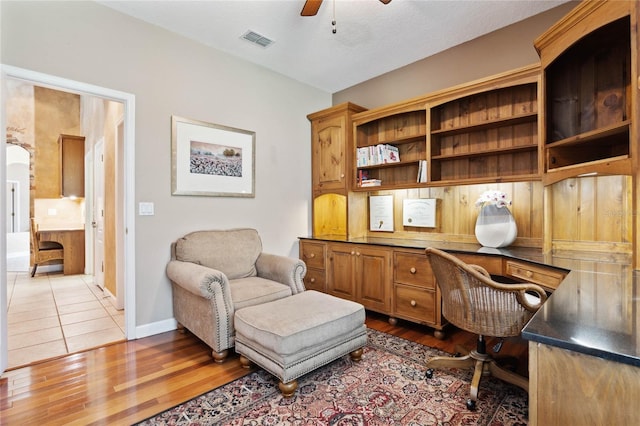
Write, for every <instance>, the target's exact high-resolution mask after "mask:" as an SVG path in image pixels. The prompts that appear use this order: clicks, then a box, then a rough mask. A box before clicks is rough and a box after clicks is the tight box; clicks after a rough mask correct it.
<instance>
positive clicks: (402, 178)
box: [353, 107, 427, 190]
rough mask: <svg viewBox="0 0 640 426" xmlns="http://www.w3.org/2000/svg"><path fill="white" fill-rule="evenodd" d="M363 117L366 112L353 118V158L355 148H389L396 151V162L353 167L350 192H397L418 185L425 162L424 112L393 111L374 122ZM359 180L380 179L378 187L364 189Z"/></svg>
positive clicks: (425, 120)
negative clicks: (353, 175)
mask: <svg viewBox="0 0 640 426" xmlns="http://www.w3.org/2000/svg"><path fill="white" fill-rule="evenodd" d="M363 114H366V113H361V114H357V115H356V117H355V118H354V131H355V141H356V143H355V145H356V147H355V148H356V156H357V150H358V148H367V147H377V146H378V145H390V146H392V147H394V148H396V149H397V152H398V157H399V161H397V162H389V163H381V164H380V163H379V164H371V165H360V166H358V165H356V172H357V173H356V176H355V177H354V182H355V184H354V185H353V189H354V190H359V189H360V190H372V189H374V190H380V189H398V188H408V187H414V186H416V185H418V170H419V166H420V161H421V160H425V159H426V134H427V124H426V122H427V112H426V109H425V108H424V107H422V108H419V109H412V110H408V111H399V112H393V113H391V114H389V115H385V116H382V117H379V118H375V119H370V118H369V117H366V116H365V117H364V118H362V115H363ZM356 158H357V157H356ZM362 178H367V179H373V180H379V181H380V184H379V186H375V187H364V188H363V187H362V186H361V184H360V180H361V179H362Z"/></svg>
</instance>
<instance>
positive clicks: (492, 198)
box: [476, 191, 511, 208]
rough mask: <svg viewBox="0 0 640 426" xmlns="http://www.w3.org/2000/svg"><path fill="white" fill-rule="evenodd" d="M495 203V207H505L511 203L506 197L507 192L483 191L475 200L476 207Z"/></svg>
mask: <svg viewBox="0 0 640 426" xmlns="http://www.w3.org/2000/svg"><path fill="white" fill-rule="evenodd" d="M490 204H495V205H496V207H500V208H502V207H505V206H510V205H511V200H509V199H508V198H507V194H505V193H504V192H500V191H484V192H483V193H482V195H481V196H480V198H478V200H477V201H476V207H483V206H485V205H490Z"/></svg>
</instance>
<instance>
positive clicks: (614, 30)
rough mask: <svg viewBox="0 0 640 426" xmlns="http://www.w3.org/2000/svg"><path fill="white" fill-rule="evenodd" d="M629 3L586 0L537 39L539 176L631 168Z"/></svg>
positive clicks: (627, 170)
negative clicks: (541, 105) (588, 0)
mask: <svg viewBox="0 0 640 426" xmlns="http://www.w3.org/2000/svg"><path fill="white" fill-rule="evenodd" d="M631 3H632V2H593V4H586V5H584V7H582V8H579V9H576V10H577V12H576V17H574V18H573V19H572V20H566V21H562V22H560V23H559V25H558V26H556V27H554V28H552V29H550V30H549V32H548V33H545V34H543V35H542V36H541V37H540V38H539V39H538V40H536V48H537V49H538V51H539V52H540V58H541V61H542V65H543V68H544V75H543V87H544V93H545V118H544V120H543V129H544V143H543V145H544V151H545V152H544V154H545V155H544V171H545V174H544V178H543V181H544V183H545V184H551V183H554V182H558V181H560V180H562V179H565V178H568V177H574V176H579V175H583V174H596V173H600V174H620V175H630V174H632V173H633V172H634V162H633V160H634V159H633V156H634V154H635V147H634V146H633V144H632V139H633V138H632V137H631V135H632V132H633V131H632V124H633V123H632V78H631V74H632V69H631V68H632V63H633V60H632V52H631V50H632V49H631V40H632V29H631V28H632V24H631V16H630V12H629V11H630V7H632V6H633V5H632V4H631ZM560 34H561V35H562V36H561V37H560V36H559V35H560Z"/></svg>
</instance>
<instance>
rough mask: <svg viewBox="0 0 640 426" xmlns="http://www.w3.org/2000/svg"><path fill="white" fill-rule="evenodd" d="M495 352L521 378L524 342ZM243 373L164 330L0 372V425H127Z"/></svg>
mask: <svg viewBox="0 0 640 426" xmlns="http://www.w3.org/2000/svg"><path fill="white" fill-rule="evenodd" d="M367 326H368V327H369V328H372V329H375V330H379V331H383V332H385V333H389V334H393V335H396V336H399V337H402V338H405V339H408V340H412V341H415V342H418V343H421V344H424V345H427V346H431V347H436V348H439V349H441V350H444V351H446V352H449V353H455V351H456V346H457V345H462V346H465V347H468V348H473V347H474V345H475V336H474V335H472V334H470V333H467V332H465V331H461V330H457V329H454V328H453V327H451V328H448V329H446V331H447V338H446V339H444V340H438V339H436V338H435V337H433V330H432V329H430V328H428V327H424V326H420V325H417V324H412V323H408V322H405V321H398V324H397V325H396V326H392V325H390V324H389V323H388V322H387V317H386V316H382V315H378V314H375V313H367ZM492 344H493V342H492V341H491V340H489V341H488V347H490V346H491V345H492ZM500 354H501V355H511V356H516V357H518V358H519V363H518V367H517V370H518V372H520V373H521V374H526V371H527V367H526V362H527V359H526V357H527V345H526V342H525V341H523V340H521V339H510V341H509V344H505V345H504V347H503V349H502V351H501V353H500ZM247 373H248V370H245V369H244V368H242V366H241V365H240V362H239V360H238V356H237V355H235V354H234V355H231V356H230V358H229V359H228V360H227V361H226V362H225V363H223V364H216V363H214V362H213V361H212V358H211V356H210V351H209V349H208V347H207V346H206V345H204V344H203V343H202V342H200V341H199V340H198V339H197V338H195V337H194V336H193V335H192V334H190V333H185V334H182V333H180V332H178V331H172V332H168V333H163V334H159V335H156V336H151V337H147V338H144V339H139V340H134V341H129V342H122V343H116V344H113V345H111V346H107V347H103V348H99V349H95V350H91V351H87V352H82V353H77V354H72V355H68V356H64V357H61V358H58V359H55V360H50V361H47V362H43V363H40V364H35V365H32V366H29V367H23V368H19V369H15V370H11V371H7V372H5V374H3V375H2V378H1V379H0V410H1V411H0V424H3V425H4V424H7V425H14V424H15V425H44V424H51V425H54V424H56V425H59V424H65V425H88V424H92V425H107V424H109V425H111V424H118V425H121V424H131V423H135V422H137V421H140V420H143V419H145V418H147V417H149V416H152V415H154V414H156V413H159V412H161V411H163V410H166V409H168V408H170V407H173V406H175V405H177V404H179V403H181V402H184V401H186V400H188V399H190V398H192V397H195V396H197V395H200V394H202V393H204V392H207V391H209V390H211V389H213V388H216V387H218V386H221V385H223V384H225V383H228V382H230V381H232V380H234V379H236V378H238V377H241V376H243V375H245V374H247Z"/></svg>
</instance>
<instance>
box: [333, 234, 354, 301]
mask: <svg viewBox="0 0 640 426" xmlns="http://www.w3.org/2000/svg"><path fill="white" fill-rule="evenodd" d="M355 254H356V251H355V247H354V246H353V245H351V244H331V245H330V246H329V264H328V267H329V270H328V271H327V273H328V277H329V279H328V281H327V292H328V293H329V294H332V295H334V296H337V297H341V298H343V299H349V300H355V298H356V297H355V296H356V294H355V281H354V279H355V262H354V257H355Z"/></svg>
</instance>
